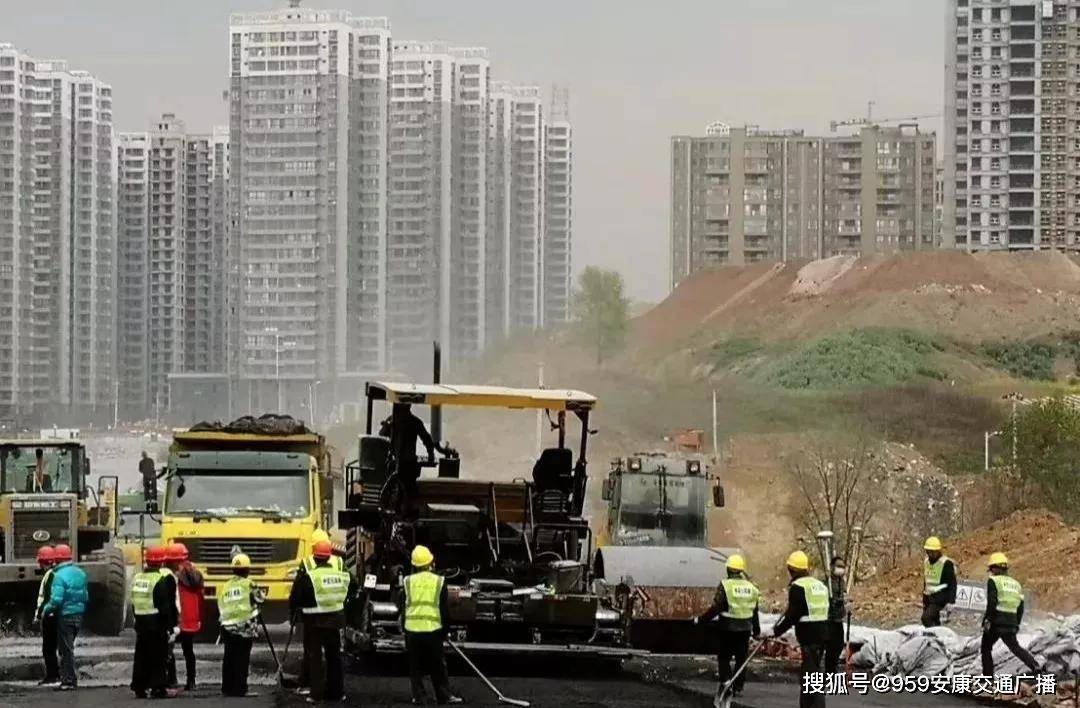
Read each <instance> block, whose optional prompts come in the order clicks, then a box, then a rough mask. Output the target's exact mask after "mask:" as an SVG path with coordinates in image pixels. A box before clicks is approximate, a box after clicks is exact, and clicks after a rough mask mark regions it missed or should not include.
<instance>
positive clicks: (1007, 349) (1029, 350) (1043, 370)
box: [983, 342, 1056, 381]
mask: <svg viewBox="0 0 1080 708" xmlns="http://www.w3.org/2000/svg"><path fill="white" fill-rule="evenodd" d="M983 351H984V352H985V353H986V355H987V356H989V357H990V359H991V360H992V361H993V363H994V365H995V366H997V367H998V368H1000V369H1003V370H1004V371H1007V372H1009V373H1010V374H1012V375H1013V376H1015V377H1017V378H1021V379H1036V380H1038V381H1050V380H1052V379H1053V378H1054V358H1055V355H1056V352H1055V351H1054V347H1052V346H1051V345H1049V344H1046V343H1044V342H1004V343H1001V344H986V345H984V346H983Z"/></svg>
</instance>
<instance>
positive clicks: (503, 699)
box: [446, 639, 530, 708]
mask: <svg viewBox="0 0 1080 708" xmlns="http://www.w3.org/2000/svg"><path fill="white" fill-rule="evenodd" d="M446 643H447V644H449V645H450V648H451V649H453V650H454V651H456V652H457V654H458V656H460V657H461V658H462V659H463V660H464V661H465V663H466V664H468V665H469V668H470V669H472V670H473V673H475V674H476V675H477V676H479V677H480V680H481V681H483V682H484V683H486V684H487V687H488V688H490V689H491V692H492V693H494V694H495V697H496V698H498V699H499V702H500V703H506V704H508V705H512V706H521V708H529V705H530V703H529V702H528V701H523V700H521V699H520V698H510V697H508V696H504V695H503V693H502V691H500V690H499V689H497V688H495V684H493V683H491V681H488V678H487V676H484V674H482V673H480V669H478V668H476V664H474V663H472V661H470V660H469V657H467V656H465V652H463V651H461V648H460V647H459V646H458V645H457V644H454V643H453V642H452V641H450V640H449V639H447V640H446Z"/></svg>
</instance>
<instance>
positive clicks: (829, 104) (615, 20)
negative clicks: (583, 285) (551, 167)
mask: <svg viewBox="0 0 1080 708" xmlns="http://www.w3.org/2000/svg"><path fill="white" fill-rule="evenodd" d="M944 4H945V3H944V2H943V0H668V1H667V2H659V3H657V2H644V1H643V0H574V1H570V0H545V1H544V2H528V3H527V2H523V1H521V0H305V2H304V5H305V6H309V7H321V8H345V9H348V10H350V11H352V12H353V13H354V14H357V15H376V16H384V15H385V16H387V17H389V18H390V20H391V24H392V29H393V34H394V37H395V38H397V39H435V40H445V41H448V42H451V43H453V44H457V45H465V46H486V47H487V48H488V49H489V50H491V56H492V66H493V76H494V77H495V78H497V79H505V80H510V81H516V82H522V83H535V84H539V85H541V86H542V87H544V89H545V93H546V92H547V90H548V89H549V88H550V86H551V84H561V85H564V86H566V87H567V88H568V89H569V90H570V117H571V120H572V121H573V123H574V131H575V135H574V143H575V144H574V180H575V186H574V202H575V226H574V239H575V244H574V261H575V266H576V268H577V269H579V270H580V269H581V268H583V267H584V266H585V265H589V264H598V265H602V266H605V267H609V268H616V269H618V270H620V271H621V272H622V273H623V275H624V276H625V277H626V280H627V282H628V284H629V286H630V292H631V294H632V295H633V296H634V297H637V298H645V299H658V298H660V297H662V296H663V295H664V294H665V293H666V291H667V284H668V276H667V269H668V248H667V244H668V193H669V168H668V164H669V138H670V136H671V135H673V134H680V133H683V134H685V133H694V134H696V133H701V132H702V131H703V130H704V126H705V124H706V123H708V122H710V121H713V120H724V121H727V122H729V123H732V124H736V125H741V124H746V123H751V124H757V125H761V126H763V127H770V128H784V127H792V128H803V129H805V130H807V131H808V132H822V131H827V130H828V123H829V120H831V119H842V118H848V117H856V116H862V115H864V114H865V112H866V102H867V101H869V100H874V101H876V106H875V108H874V114H875V115H877V116H898V117H900V116H909V115H917V114H936V113H940V112H941V104H942V100H943V99H942V93H943V90H944V89H943V64H944V15H945V10H944ZM286 5H287V2H286V1H285V0H180V1H179V2H175V1H173V2H165V1H161V0H4V2H3V10H2V12H0V18H2V21H0V41H9V42H12V43H14V44H15V45H16V46H17V47H19V49H21V50H23V51H25V52H27V53H29V54H31V55H33V56H36V57H42V58H48V57H55V58H63V59H67V60H68V61H69V62H70V64H71V66H72V68H76V69H86V70H88V71H91V72H92V73H94V74H95V75H96V76H98V77H99V78H101V79H102V80H104V81H107V82H109V83H110V84H112V86H113V94H114V120H115V122H116V127H117V129H118V130H146V129H148V128H149V127H150V126H151V125H152V122H153V121H154V120H155V119H156V118H157V117H158V116H159V115H160V114H161V113H163V112H174V113H177V114H178V116H180V117H181V118H183V119H184V120H185V121H186V123H187V124H188V126H189V128H191V129H195V130H208V129H209V127H210V126H211V125H213V124H225V123H227V120H228V117H227V113H226V106H225V103H224V101H223V100H222V98H221V92H222V91H223V90H224V89H226V88H227V86H228V63H227V59H228V15H229V12H231V11H237V10H262V9H268V8H273V7H284V6H286ZM926 125H927V126H928V127H938V126H939V125H940V122H939V121H930V122H929V123H927V124H926Z"/></svg>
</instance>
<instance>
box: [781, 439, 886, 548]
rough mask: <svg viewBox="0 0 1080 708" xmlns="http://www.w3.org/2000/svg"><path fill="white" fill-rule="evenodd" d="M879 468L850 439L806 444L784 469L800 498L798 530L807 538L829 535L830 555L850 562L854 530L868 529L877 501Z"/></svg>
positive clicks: (869, 454)
mask: <svg viewBox="0 0 1080 708" xmlns="http://www.w3.org/2000/svg"><path fill="white" fill-rule="evenodd" d="M879 467H880V465H879V463H878V461H877V460H876V456H875V455H873V454H872V451H871V450H870V449H869V447H868V446H867V445H866V443H865V441H863V440H855V441H854V442H839V441H836V442H818V443H811V444H809V445H808V446H807V449H806V450H805V451H804V452H803V453H802V455H801V456H800V458H799V459H797V460H796V461H795V462H794V463H792V465H791V466H790V468H789V469H790V473H791V476H792V478H793V479H794V481H795V485H796V487H797V488H798V490H799V492H800V495H801V496H802V514H801V518H800V519H799V521H800V523H801V524H802V526H803V528H804V529H805V531H806V532H807V534H808V535H809V537H810V538H811V539H815V538H816V537H817V534H818V532H819V531H832V532H833V553H834V555H838V556H840V557H842V558H845V559H848V561H849V562H850V560H851V553H852V550H853V548H852V544H853V541H854V529H855V528H856V527H861V528H862V529H863V530H864V531H866V530H868V527H869V526H870V523H871V522H872V521H873V519H874V516H875V514H876V513H877V510H878V507H879V504H880V502H881V499H882V494H881V489H880V487H879V482H880V479H879V478H878V474H877V472H878V470H879ZM814 543H815V544H816V541H814ZM829 560H831V559H825V562H826V563H827V562H829Z"/></svg>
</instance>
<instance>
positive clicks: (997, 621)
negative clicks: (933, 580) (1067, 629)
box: [981, 553, 1039, 676]
mask: <svg viewBox="0 0 1080 708" xmlns="http://www.w3.org/2000/svg"><path fill="white" fill-rule="evenodd" d="M988 565H989V567H990V579H989V580H987V581H986V614H985V615H983V625H982V626H983V634H982V647H981V649H982V672H983V675H984V676H993V674H994V645H995V644H997V641H998V640H999V639H1000V640H1001V641H1002V642H1004V643H1005V646H1007V647H1008V648H1009V651H1011V652H1012V653H1013V654H1014V655H1015V656H1016V658H1017V659H1019V660H1020V661H1022V662H1024V665H1025V666H1027V667H1028V668H1029V669H1031V673H1032V674H1037V673H1039V664H1038V662H1036V661H1035V657H1033V656H1032V655H1031V652H1029V651H1028V650H1027V649H1025V648H1024V647H1022V646H1020V642H1018V641H1016V633H1017V632H1018V631H1019V630H1020V622H1021V620H1023V618H1024V589H1023V588H1022V587H1021V586H1020V582H1019V581H1017V580H1016V579H1015V578H1013V577H1012V576H1010V575H1009V559H1008V558H1007V557H1006V556H1005V554H1004V553H994V554H993V555H991V556H990V562H989V563H988Z"/></svg>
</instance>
